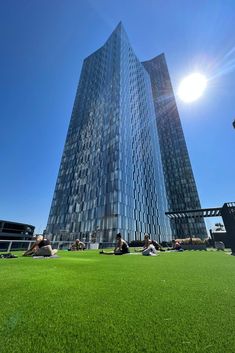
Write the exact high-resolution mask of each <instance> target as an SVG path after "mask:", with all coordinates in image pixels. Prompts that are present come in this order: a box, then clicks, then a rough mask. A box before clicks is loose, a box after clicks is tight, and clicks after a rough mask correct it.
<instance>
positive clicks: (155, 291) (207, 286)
mask: <svg viewBox="0 0 235 353" xmlns="http://www.w3.org/2000/svg"><path fill="white" fill-rule="evenodd" d="M59 256H60V257H59V258H57V259H43V260H37V259H32V258H22V257H19V258H17V259H9V260H6V259H0V299H1V301H0V303H1V307H0V352H1V353H18V352H19V353H28V352H29V353H44V352H45V353H64V352H66V353H67V352H68V353H76V352H95V353H99V352H108V353H109V352H115V353H116V352H127V353H128V352H140V353H144V352H160V353H162V352H167V353H174V352H182V353H183V352H185V353H186V352H190V353H195V352H200V353H204V352H205V353H235V257H233V256H228V255H227V254H225V253H222V252H213V251H212V252H198V251H197V252H184V253H161V254H160V255H159V256H157V257H144V256H141V255H124V256H102V255H99V254H98V252H97V251H92V250H90V251H85V252H77V253H75V252H66V251H61V252H60V253H59Z"/></svg>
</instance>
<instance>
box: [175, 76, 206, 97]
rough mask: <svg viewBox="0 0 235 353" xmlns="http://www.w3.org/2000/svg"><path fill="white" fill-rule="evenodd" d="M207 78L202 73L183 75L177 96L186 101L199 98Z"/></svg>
mask: <svg viewBox="0 0 235 353" xmlns="http://www.w3.org/2000/svg"><path fill="white" fill-rule="evenodd" d="M206 85H207V79H206V77H205V76H204V75H202V74H199V73H193V74H191V75H189V76H187V77H185V78H184V79H183V80H182V82H181V83H180V85H179V89H178V96H179V97H180V99H182V101H184V102H186V103H190V102H193V101H195V100H197V99H198V98H200V97H201V96H202V94H203V92H204V91H205V88H206Z"/></svg>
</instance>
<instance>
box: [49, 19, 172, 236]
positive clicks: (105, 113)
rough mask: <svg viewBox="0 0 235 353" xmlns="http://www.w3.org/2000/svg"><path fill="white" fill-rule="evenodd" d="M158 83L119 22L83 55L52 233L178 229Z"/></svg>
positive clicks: (53, 210)
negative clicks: (156, 100) (159, 126)
mask: <svg viewBox="0 0 235 353" xmlns="http://www.w3.org/2000/svg"><path fill="white" fill-rule="evenodd" d="M166 210H167V204H166V194H165V187H164V177H163V171H162V163H161V156H160V146H159V141H158V135H157V130H156V118H155V112H154V104H153V96H152V89H151V82H150V78H149V75H148V73H147V72H146V70H145V69H144V67H143V65H142V64H141V63H140V62H139V60H138V59H137V57H136V55H135V53H134V52H133V50H132V48H131V46H130V43H129V40H128V38H127V35H126V33H125V31H124V28H123V26H122V24H121V23H120V24H119V25H118V26H117V28H116V29H115V31H114V32H113V33H112V35H111V36H110V38H109V39H108V40H107V42H106V43H105V44H104V46H103V47H101V48H100V49H99V50H97V51H96V52H95V53H93V54H92V55H90V56H89V57H87V58H86V59H85V60H84V64H83V67H82V72H81V77H80V82H79V86H78V90H77V94H76V98H75V103H74V107H73V112H72V117H71V121H70V125H69V129H68V134H67V138H66V143H65V147H64V152H63V156H62V161H61V165H60V170H59V175H58V179H57V183H56V188H55V192H54V197H53V201H52V206H51V211H50V215H49V220H48V225H47V232H48V233H51V234H53V235H55V234H60V233H61V231H62V230H63V231H67V232H68V233H70V234H71V233H73V234H76V236H82V237H83V236H84V235H85V236H86V237H88V236H89V234H90V233H92V232H95V231H97V229H98V231H99V235H100V236H101V241H112V240H113V239H114V237H115V235H116V234H117V233H118V232H121V233H122V234H123V236H124V237H125V238H126V239H127V240H134V239H143V237H144V234H145V233H149V234H150V235H151V237H152V238H154V239H158V240H163V239H167V238H169V237H170V235H171V230H170V224H169V221H168V219H167V217H166V216H165V211H166Z"/></svg>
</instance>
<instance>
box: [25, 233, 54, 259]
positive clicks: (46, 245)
mask: <svg viewBox="0 0 235 353" xmlns="http://www.w3.org/2000/svg"><path fill="white" fill-rule="evenodd" d="M56 253H57V250H56V249H54V250H53V249H52V247H51V242H50V240H49V239H46V238H44V237H43V236H42V235H38V236H37V237H36V241H35V243H34V244H33V245H32V246H31V248H30V249H29V250H27V251H26V252H25V253H24V254H23V256H52V255H55V254H56Z"/></svg>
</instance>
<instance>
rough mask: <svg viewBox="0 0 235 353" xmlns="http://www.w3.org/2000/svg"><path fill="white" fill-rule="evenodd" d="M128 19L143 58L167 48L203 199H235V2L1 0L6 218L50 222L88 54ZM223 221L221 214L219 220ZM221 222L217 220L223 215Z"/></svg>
mask: <svg viewBox="0 0 235 353" xmlns="http://www.w3.org/2000/svg"><path fill="white" fill-rule="evenodd" d="M120 20H122V22H123V24H124V26H125V28H126V31H127V33H128V36H129V39H130V42H131V44H132V46H133V49H134V50H135V52H136V54H137V56H138V57H139V59H140V60H148V59H150V58H152V57H154V56H156V55H157V54H160V53H161V52H164V53H165V54H166V59H167V63H168V66H169V71H170V74H171V78H172V82H173V86H174V89H175V91H176V90H177V86H178V84H179V82H180V80H181V79H182V78H183V77H184V76H185V75H187V74H189V73H191V72H192V71H195V70H197V71H200V72H203V73H205V74H206V75H207V76H208V77H209V78H210V80H209V86H208V88H207V90H206V92H205V94H204V96H203V97H202V98H201V99H200V100H198V101H197V102H194V103H191V104H185V103H183V102H181V101H179V100H178V99H177V101H178V108H179V112H180V116H181V121H182V125H183V129H184V133H185V138H186V142H187V146H188V149H189V154H190V158H191V162H192V167H193V171H194V175H195V178H196V183H197V186H198V191H199V195H200V199H201V204H202V207H210V206H221V205H222V204H223V203H224V202H225V201H233V200H235V193H234V191H235V130H234V129H233V128H232V120H233V119H235V1H234V0H220V1H218V0H197V1H195V0H177V1H175V0H164V1H163V0H128V1H127V0H125V1H123V0H119V1H110V0H68V1H64V0H60V1H59V0H58V1H55V0H50V1H48V0H21V1H18V0H9V1H7V2H4V1H1V4H0V27H1V31H0V35H1V55H0V70H1V75H0V82H1V86H0V94H1V124H0V218H1V219H7V220H14V221H19V222H26V223H31V224H33V225H35V226H36V227H37V231H38V232H41V231H42V230H43V229H44V228H45V226H46V223H47V217H48V213H49V209H50V204H51V199H52V195H53V191H54V187H55V182H56V178H57V173H58V169H59V164H60V158H61V154H62V150H63V146H64V142H65V136H66V133H67V128H68V124H69V120H70V115H71V111H72V106H73V101H74V97H75V91H76V87H77V84H78V80H79V76H80V71H81V66H82V62H83V59H84V58H85V57H86V56H88V55H89V54H91V53H92V52H93V51H95V50H96V49H97V48H99V47H100V46H101V45H103V43H104V42H105V40H106V39H107V37H108V36H109V35H110V33H111V32H112V30H113V29H114V28H115V26H116V25H117V23H118V22H119V21H120ZM213 222H214V221H213ZM213 222H212V223H213Z"/></svg>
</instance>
